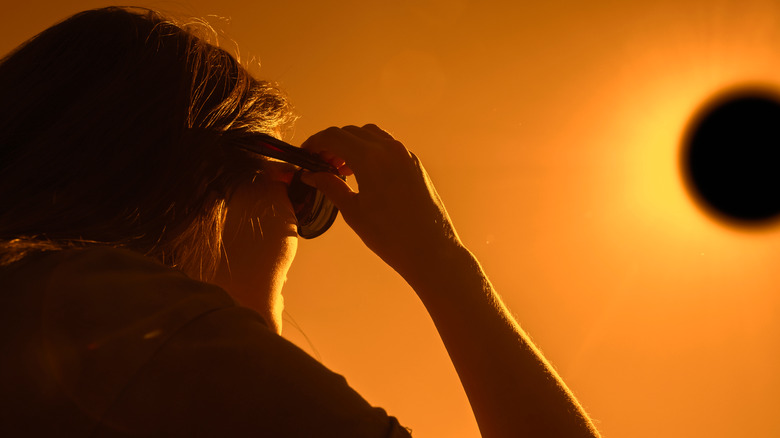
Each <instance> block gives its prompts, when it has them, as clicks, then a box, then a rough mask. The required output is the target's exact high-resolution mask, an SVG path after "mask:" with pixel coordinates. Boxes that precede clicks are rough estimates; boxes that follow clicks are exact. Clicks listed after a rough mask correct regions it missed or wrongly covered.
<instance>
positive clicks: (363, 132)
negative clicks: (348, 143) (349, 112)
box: [341, 125, 387, 141]
mask: <svg viewBox="0 0 780 438" xmlns="http://www.w3.org/2000/svg"><path fill="white" fill-rule="evenodd" d="M341 129H343V130H344V131H347V132H349V133H350V134H352V135H354V136H355V137H359V138H362V139H363V140H367V141H377V140H381V139H385V138H387V137H386V136H384V135H382V134H379V133H378V132H376V131H375V130H373V129H365V127H360V126H355V125H347V126H345V127H343V128H341Z"/></svg>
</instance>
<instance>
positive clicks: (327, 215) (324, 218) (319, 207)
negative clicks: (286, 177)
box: [287, 169, 344, 239]
mask: <svg viewBox="0 0 780 438" xmlns="http://www.w3.org/2000/svg"><path fill="white" fill-rule="evenodd" d="M302 173H303V169H301V170H299V171H297V172H295V175H294V176H293V179H292V182H291V183H290V186H289V188H288V189H287V195H288V196H289V197H290V202H291V203H292V206H293V209H294V210H295V218H296V219H297V221H298V235H299V236H301V237H303V238H304V239H313V238H315V237H317V236H319V235H320V234H322V233H324V232H325V231H327V230H328V228H330V226H331V225H333V221H335V220H336V216H337V215H338V213H339V211H338V209H337V208H336V206H335V205H333V203H332V202H330V201H329V200H328V198H326V197H325V195H323V194H322V192H320V191H319V190H317V189H315V188H314V187H312V186H310V185H307V184H305V183H304V182H303V181H301V174H302ZM341 178H344V177H341Z"/></svg>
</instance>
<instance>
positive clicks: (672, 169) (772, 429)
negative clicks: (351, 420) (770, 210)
mask: <svg viewBox="0 0 780 438" xmlns="http://www.w3.org/2000/svg"><path fill="white" fill-rule="evenodd" d="M109 4H110V3H107V2H100V1H81V0H71V1H68V2H60V1H54V0H51V1H48V2H46V1H34V0H33V1H27V2H20V1H15V2H14V3H11V4H5V5H4V8H3V9H4V11H3V14H2V15H1V16H0V49H2V52H3V53H6V52H8V51H10V50H11V49H12V48H13V47H15V46H16V45H18V44H19V43H21V42H23V41H24V40H25V39H27V38H29V37H31V36H32V35H34V34H35V33H37V32H39V31H41V30H43V29H44V28H46V27H48V26H50V25H52V24H54V23H55V22H57V21H59V20H61V19H64V18H66V17H67V16H69V15H71V14H73V13H75V12H78V11H80V10H83V9H88V8H94V7H98V6H107V5H109ZM140 5H141V6H147V7H152V8H155V9H160V10H163V11H171V12H175V13H177V14H179V15H194V16H199V17H206V18H207V19H208V20H209V21H210V22H211V24H212V25H214V26H215V27H217V28H219V29H221V30H223V31H224V33H226V34H227V35H228V36H229V37H230V38H232V39H233V40H235V41H236V42H237V43H238V46H239V47H240V53H241V57H242V59H244V60H247V61H248V60H250V59H252V58H256V59H257V60H259V61H260V63H261V64H262V65H261V67H260V68H258V69H254V70H253V71H254V72H256V74H257V76H259V77H261V78H263V79H268V80H272V81H277V82H278V83H279V84H280V85H281V86H282V87H283V88H284V89H285V90H286V91H287V93H288V94H289V96H290V98H291V99H292V101H293V103H294V104H295V106H296V109H297V112H298V114H299V115H300V116H301V117H300V120H299V121H298V123H297V125H296V127H295V129H294V130H293V131H291V132H290V133H289V135H288V136H287V138H286V139H287V140H288V141H289V142H291V143H293V144H300V143H301V142H303V141H304V140H305V139H306V138H307V137H308V136H309V135H311V134H314V133H315V132H317V131H318V130H320V129H324V128H326V127H328V126H332V125H339V126H340V125H347V124H357V125H361V124H365V123H376V124H378V125H380V126H381V127H383V128H384V129H386V130H388V131H389V132H391V133H392V134H393V135H395V136H396V137H397V138H399V139H400V140H402V141H403V142H404V143H405V144H406V145H407V146H408V147H409V148H410V149H412V150H413V151H415V153H416V154H417V155H418V156H419V157H420V158H421V160H422V161H423V163H424V164H425V165H426V168H427V169H428V171H429V173H430V175H431V177H432V178H433V180H434V182H435V183H436V185H437V188H438V190H439V193H440V195H441V196H442V198H443V199H444V201H445V203H446V205H447V208H448V210H449V212H450V215H451V216H452V217H453V220H454V222H455V225H456V227H457V229H458V231H459V233H460V235H461V237H462V239H463V240H464V241H465V243H466V244H467V245H468V246H469V248H470V249H471V250H472V251H473V252H474V253H475V254H476V255H477V256H478V258H479V259H480V260H481V262H482V264H483V265H484V267H485V269H486V271H487V272H488V275H489V276H490V278H491V280H492V281H493V283H494V284H495V286H496V288H497V289H498V291H499V292H500V293H501V294H502V296H503V297H504V299H505V301H506V303H507V304H508V305H509V307H510V308H511V309H512V310H513V312H514V314H515V315H516V316H517V318H518V320H519V321H520V322H521V324H522V326H523V327H524V328H525V329H526V330H527V331H528V332H529V334H530V335H531V337H532V338H533V339H534V341H535V342H536V343H537V344H538V345H539V346H540V348H541V349H542V350H543V351H544V353H545V355H546V356H547V357H548V358H549V359H550V361H551V362H552V363H553V365H554V366H555V367H556V369H557V370H558V371H559V372H560V374H561V375H562V377H563V378H564V380H565V381H566V382H567V383H568V384H569V386H570V387H571V388H572V390H573V391H574V393H575V394H576V395H577V397H578V398H579V400H580V401H581V402H582V404H583V405H584V407H585V409H586V410H587V411H588V412H589V413H590V414H591V415H592V416H593V418H594V419H595V420H596V421H597V424H598V426H599V428H600V430H601V431H602V433H603V434H604V435H605V436H610V437H648V438H651V437H652V438H656V437H661V436H663V437H668V438H683V437H710V438H717V437H733V436H746V437H772V436H780V416H778V415H777V411H778V410H779V409H780V398H778V397H777V393H778V391H780V349H779V348H777V346H778V345H780V269H778V267H777V265H778V262H780V258H779V257H778V256H779V255H780V232H778V231H777V229H776V228H773V227H768V228H762V229H761V230H760V231H757V230H750V231H745V230H740V229H736V228H733V227H729V226H727V225H723V224H722V223H720V222H718V221H716V220H714V219H711V218H710V217H708V216H707V214H706V213H705V211H704V210H703V209H701V208H699V206H697V205H696V203H695V202H694V201H693V200H692V197H691V196H690V195H689V193H688V192H687V191H686V189H685V187H684V183H683V180H682V178H681V176H680V174H679V163H678V159H679V151H680V141H681V137H682V135H683V133H684V132H685V129H686V126H687V124H688V122H689V121H690V118H691V117H692V116H693V115H694V113H695V112H696V111H697V109H698V108H700V106H701V105H702V104H703V103H704V102H706V101H708V100H709V99H710V98H711V97H712V96H714V95H716V94H717V93H719V92H721V91H722V90H724V89H728V88H731V87H734V86H738V85H741V84H761V85H763V86H768V87H774V86H777V87H780V50H778V47H780V3H779V2H777V1H776V0H751V1H743V0H731V1H723V0H674V1H672V0H668V1H667V0H661V1H641V2H640V1H624V2H600V1H569V2H566V1H547V2H542V1H503V0H481V1H476V0H472V1H466V0H400V1H394V2H388V1H378V0H361V1H357V0H352V1H308V2H306V1H277V2H270V1H251V2H250V1H238V0H221V1H209V2H207V1H200V0H198V1H196V0H193V1H178V2H174V1H157V2H141V3H140ZM227 48H229V49H230V50H233V46H232V45H231V44H228V45H227ZM285 302H286V305H287V314H286V316H285V322H284V324H285V326H284V335H285V336H286V337H288V338H289V339H291V340H292V341H293V342H295V343H296V344H298V345H300V346H301V348H303V349H305V350H306V351H308V352H310V353H311V354H313V355H316V356H318V357H319V359H320V360H321V361H322V362H323V363H325V365H327V366H328V367H330V368H331V369H333V370H334V371H336V372H338V373H340V374H343V375H344V376H346V378H347V379H348V381H349V383H350V384H351V385H352V386H353V387H354V388H356V389H357V390H358V391H359V392H360V393H361V394H362V395H363V396H364V397H365V398H367V399H368V400H369V401H370V402H371V403H373V404H375V405H378V406H382V407H384V408H385V409H387V410H388V411H389V412H390V413H391V414H392V415H395V416H397V417H399V418H400V420H401V422H402V424H404V425H405V426H407V427H410V428H411V429H412V430H413V432H414V435H415V436H419V437H452V438H462V437H474V436H478V431H477V428H476V423H475V421H474V417H473V416H472V414H471V412H470V410H469V406H468V401H467V399H466V396H465V394H464V392H463V390H462V389H461V387H460V383H459V381H458V379H457V376H456V374H455V372H454V369H453V368H452V366H451V365H450V362H449V360H448V358H447V354H446V351H445V350H444V348H443V346H442V344H441V342H440V341H439V338H438V336H437V334H436V331H435V329H434V327H433V325H432V323H431V322H430V320H429V319H428V317H427V315H426V313H425V310H424V308H423V307H422V305H421V304H420V302H419V301H418V300H417V298H416V297H415V296H414V294H413V293H412V291H411V290H410V289H409V288H408V286H406V285H405V284H404V282H403V281H402V280H401V279H400V277H399V276H397V275H396V274H395V273H394V272H392V270H390V269H389V268H387V267H385V266H384V265H383V264H382V263H381V261H380V260H379V259H378V258H377V257H376V256H374V255H372V254H371V253H370V252H369V251H368V250H367V249H365V248H364V247H363V245H362V244H361V242H360V241H359V239H358V238H356V237H355V236H354V235H353V234H352V232H351V231H350V230H349V229H348V227H347V226H346V225H345V224H344V222H343V220H341V219H339V220H338V221H337V223H336V225H335V226H334V228H333V229H332V230H331V231H329V232H328V233H326V234H325V235H324V236H322V237H321V238H317V239H314V240H312V241H305V242H302V243H301V245H300V247H299V250H298V258H297V260H296V262H295V264H294V266H293V268H292V270H291V272H290V274H289V279H288V282H287V285H286V289H285ZM307 337H308V339H307Z"/></svg>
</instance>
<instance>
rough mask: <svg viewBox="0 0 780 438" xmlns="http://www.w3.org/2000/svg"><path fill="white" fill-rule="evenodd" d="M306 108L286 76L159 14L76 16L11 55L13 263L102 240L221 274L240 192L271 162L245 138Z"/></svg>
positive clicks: (3, 99)
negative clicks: (261, 69) (248, 147)
mask: <svg viewBox="0 0 780 438" xmlns="http://www.w3.org/2000/svg"><path fill="white" fill-rule="evenodd" d="M292 120H293V116H292V112H291V109H290V105H289V103H288V101H287V99H286V98H285V96H284V95H283V94H282V93H281V92H280V91H279V90H278V89H277V88H276V87H275V86H274V85H272V84H270V83H267V82H264V81H259V80H256V79H254V78H253V77H252V76H251V75H250V74H249V73H248V72H247V71H246V69H244V68H243V67H242V66H241V65H240V64H239V63H238V61H237V60H236V59H235V58H234V57H232V56H231V55H230V54H229V53H228V52H226V51H225V50H223V49H221V48H218V47H217V46H215V45H213V44H210V43H209V42H207V41H206V40H205V39H204V38H201V37H200V36H196V35H195V33H193V32H192V31H190V30H187V29H186V28H185V27H182V26H179V25H177V24H176V23H174V22H173V21H171V20H169V19H166V18H164V17H162V16H161V15H159V14H158V13H156V12H153V11H150V10H141V9H128V8H116V7H111V8H104V9H97V10H91V11H86V12H82V13H79V14H77V15H74V16H73V17H71V18H69V19H67V20H65V21H63V22H61V23H59V24H57V25H55V26H53V27H51V28H49V29H47V30H45V31H44V32H42V33H41V34H39V35H37V36H35V37H33V38H32V39H30V40H29V41H27V42H26V43H24V44H23V45H21V46H20V47H18V48H17V49H16V50H14V51H13V52H11V53H10V54H9V55H7V56H6V57H5V58H3V59H2V61H0V265H1V264H4V263H5V264H7V263H11V262H13V261H15V260H18V259H20V258H22V257H23V256H25V255H26V254H28V253H29V252H31V251H39V250H51V249H62V248H70V247H80V246H89V245H96V244H100V245H111V246H116V247H124V248H128V249H131V250H134V251H138V252H141V253H144V254H146V255H149V256H151V257H154V258H157V259H158V260H160V261H161V262H162V263H164V264H166V265H169V266H173V267H178V268H180V269H181V270H183V271H185V272H187V273H189V274H190V275H192V276H194V277H196V278H200V279H208V278H210V276H211V275H213V272H214V270H215V269H216V266H217V263H218V261H219V257H220V251H221V244H222V240H221V234H222V226H223V223H224V218H225V214H226V200H227V199H228V198H229V196H230V194H231V193H232V191H233V190H234V188H235V187H236V186H237V185H238V184H241V183H242V182H244V181H247V180H248V179H250V178H252V176H253V175H254V174H256V173H257V172H258V169H259V166H258V162H257V161H255V160H253V159H252V158H250V157H248V156H247V155H246V154H245V153H243V152H241V151H240V149H238V148H235V147H232V144H231V141H232V139H236V138H241V137H245V136H247V135H251V133H253V132H265V133H271V134H274V133H277V132H278V131H279V129H280V128H282V127H284V126H286V125H287V124H289V123H291V122H292Z"/></svg>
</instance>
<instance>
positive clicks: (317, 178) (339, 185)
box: [301, 172, 357, 214]
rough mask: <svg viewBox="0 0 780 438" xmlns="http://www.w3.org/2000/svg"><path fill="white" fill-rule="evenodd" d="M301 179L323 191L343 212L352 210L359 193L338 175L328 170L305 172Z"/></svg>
mask: <svg viewBox="0 0 780 438" xmlns="http://www.w3.org/2000/svg"><path fill="white" fill-rule="evenodd" d="M301 181H303V182H304V183H306V184H308V185H310V186H312V187H314V188H316V189H317V190H319V191H321V192H322V193H323V194H324V195H325V196H326V197H327V198H328V199H330V201H331V202H333V204H334V205H335V206H336V208H338V209H339V210H341V212H342V214H343V213H344V212H349V211H350V210H351V208H352V204H353V203H354V196H355V195H357V193H356V192H354V191H353V190H352V188H350V187H349V185H347V182H346V181H344V180H343V179H341V178H339V177H338V176H336V175H334V174H332V173H328V172H303V174H302V175H301ZM347 214H349V213H347Z"/></svg>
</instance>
